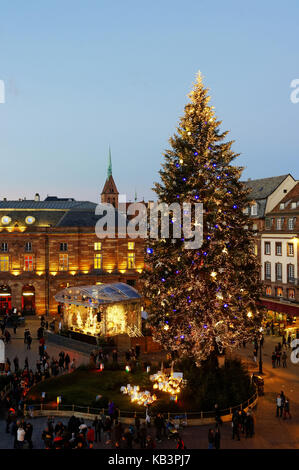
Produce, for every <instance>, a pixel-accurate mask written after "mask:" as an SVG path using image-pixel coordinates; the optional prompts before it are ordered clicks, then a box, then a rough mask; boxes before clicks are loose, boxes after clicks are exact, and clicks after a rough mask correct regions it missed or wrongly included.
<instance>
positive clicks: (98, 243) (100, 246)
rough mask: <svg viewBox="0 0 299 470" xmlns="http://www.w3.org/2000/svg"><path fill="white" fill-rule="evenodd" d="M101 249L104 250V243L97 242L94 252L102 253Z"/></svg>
mask: <svg viewBox="0 0 299 470" xmlns="http://www.w3.org/2000/svg"><path fill="white" fill-rule="evenodd" d="M101 249H102V243H101V242H95V244H94V251H100V250H101Z"/></svg>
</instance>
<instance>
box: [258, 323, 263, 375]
mask: <svg viewBox="0 0 299 470" xmlns="http://www.w3.org/2000/svg"><path fill="white" fill-rule="evenodd" d="M262 331H263V328H260V333H261V334H260V358H259V374H263V358H262V338H263V334H262Z"/></svg>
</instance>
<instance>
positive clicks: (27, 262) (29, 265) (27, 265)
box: [24, 255, 33, 271]
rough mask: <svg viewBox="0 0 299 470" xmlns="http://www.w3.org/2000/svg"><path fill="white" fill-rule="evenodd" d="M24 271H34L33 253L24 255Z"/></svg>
mask: <svg viewBox="0 0 299 470" xmlns="http://www.w3.org/2000/svg"><path fill="white" fill-rule="evenodd" d="M24 271H33V255H26V256H24Z"/></svg>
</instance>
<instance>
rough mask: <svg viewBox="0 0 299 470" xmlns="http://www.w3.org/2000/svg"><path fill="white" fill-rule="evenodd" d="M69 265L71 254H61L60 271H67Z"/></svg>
mask: <svg viewBox="0 0 299 470" xmlns="http://www.w3.org/2000/svg"><path fill="white" fill-rule="evenodd" d="M68 267H69V256H68V255H66V254H60V255H59V271H67V270H68Z"/></svg>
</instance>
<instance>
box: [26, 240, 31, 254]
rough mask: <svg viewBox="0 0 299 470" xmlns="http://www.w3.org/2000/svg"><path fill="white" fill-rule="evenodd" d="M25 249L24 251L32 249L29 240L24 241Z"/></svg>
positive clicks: (27, 251)
mask: <svg viewBox="0 0 299 470" xmlns="http://www.w3.org/2000/svg"><path fill="white" fill-rule="evenodd" d="M25 251H26V253H30V252H31V251H32V243H31V242H26V243H25Z"/></svg>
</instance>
